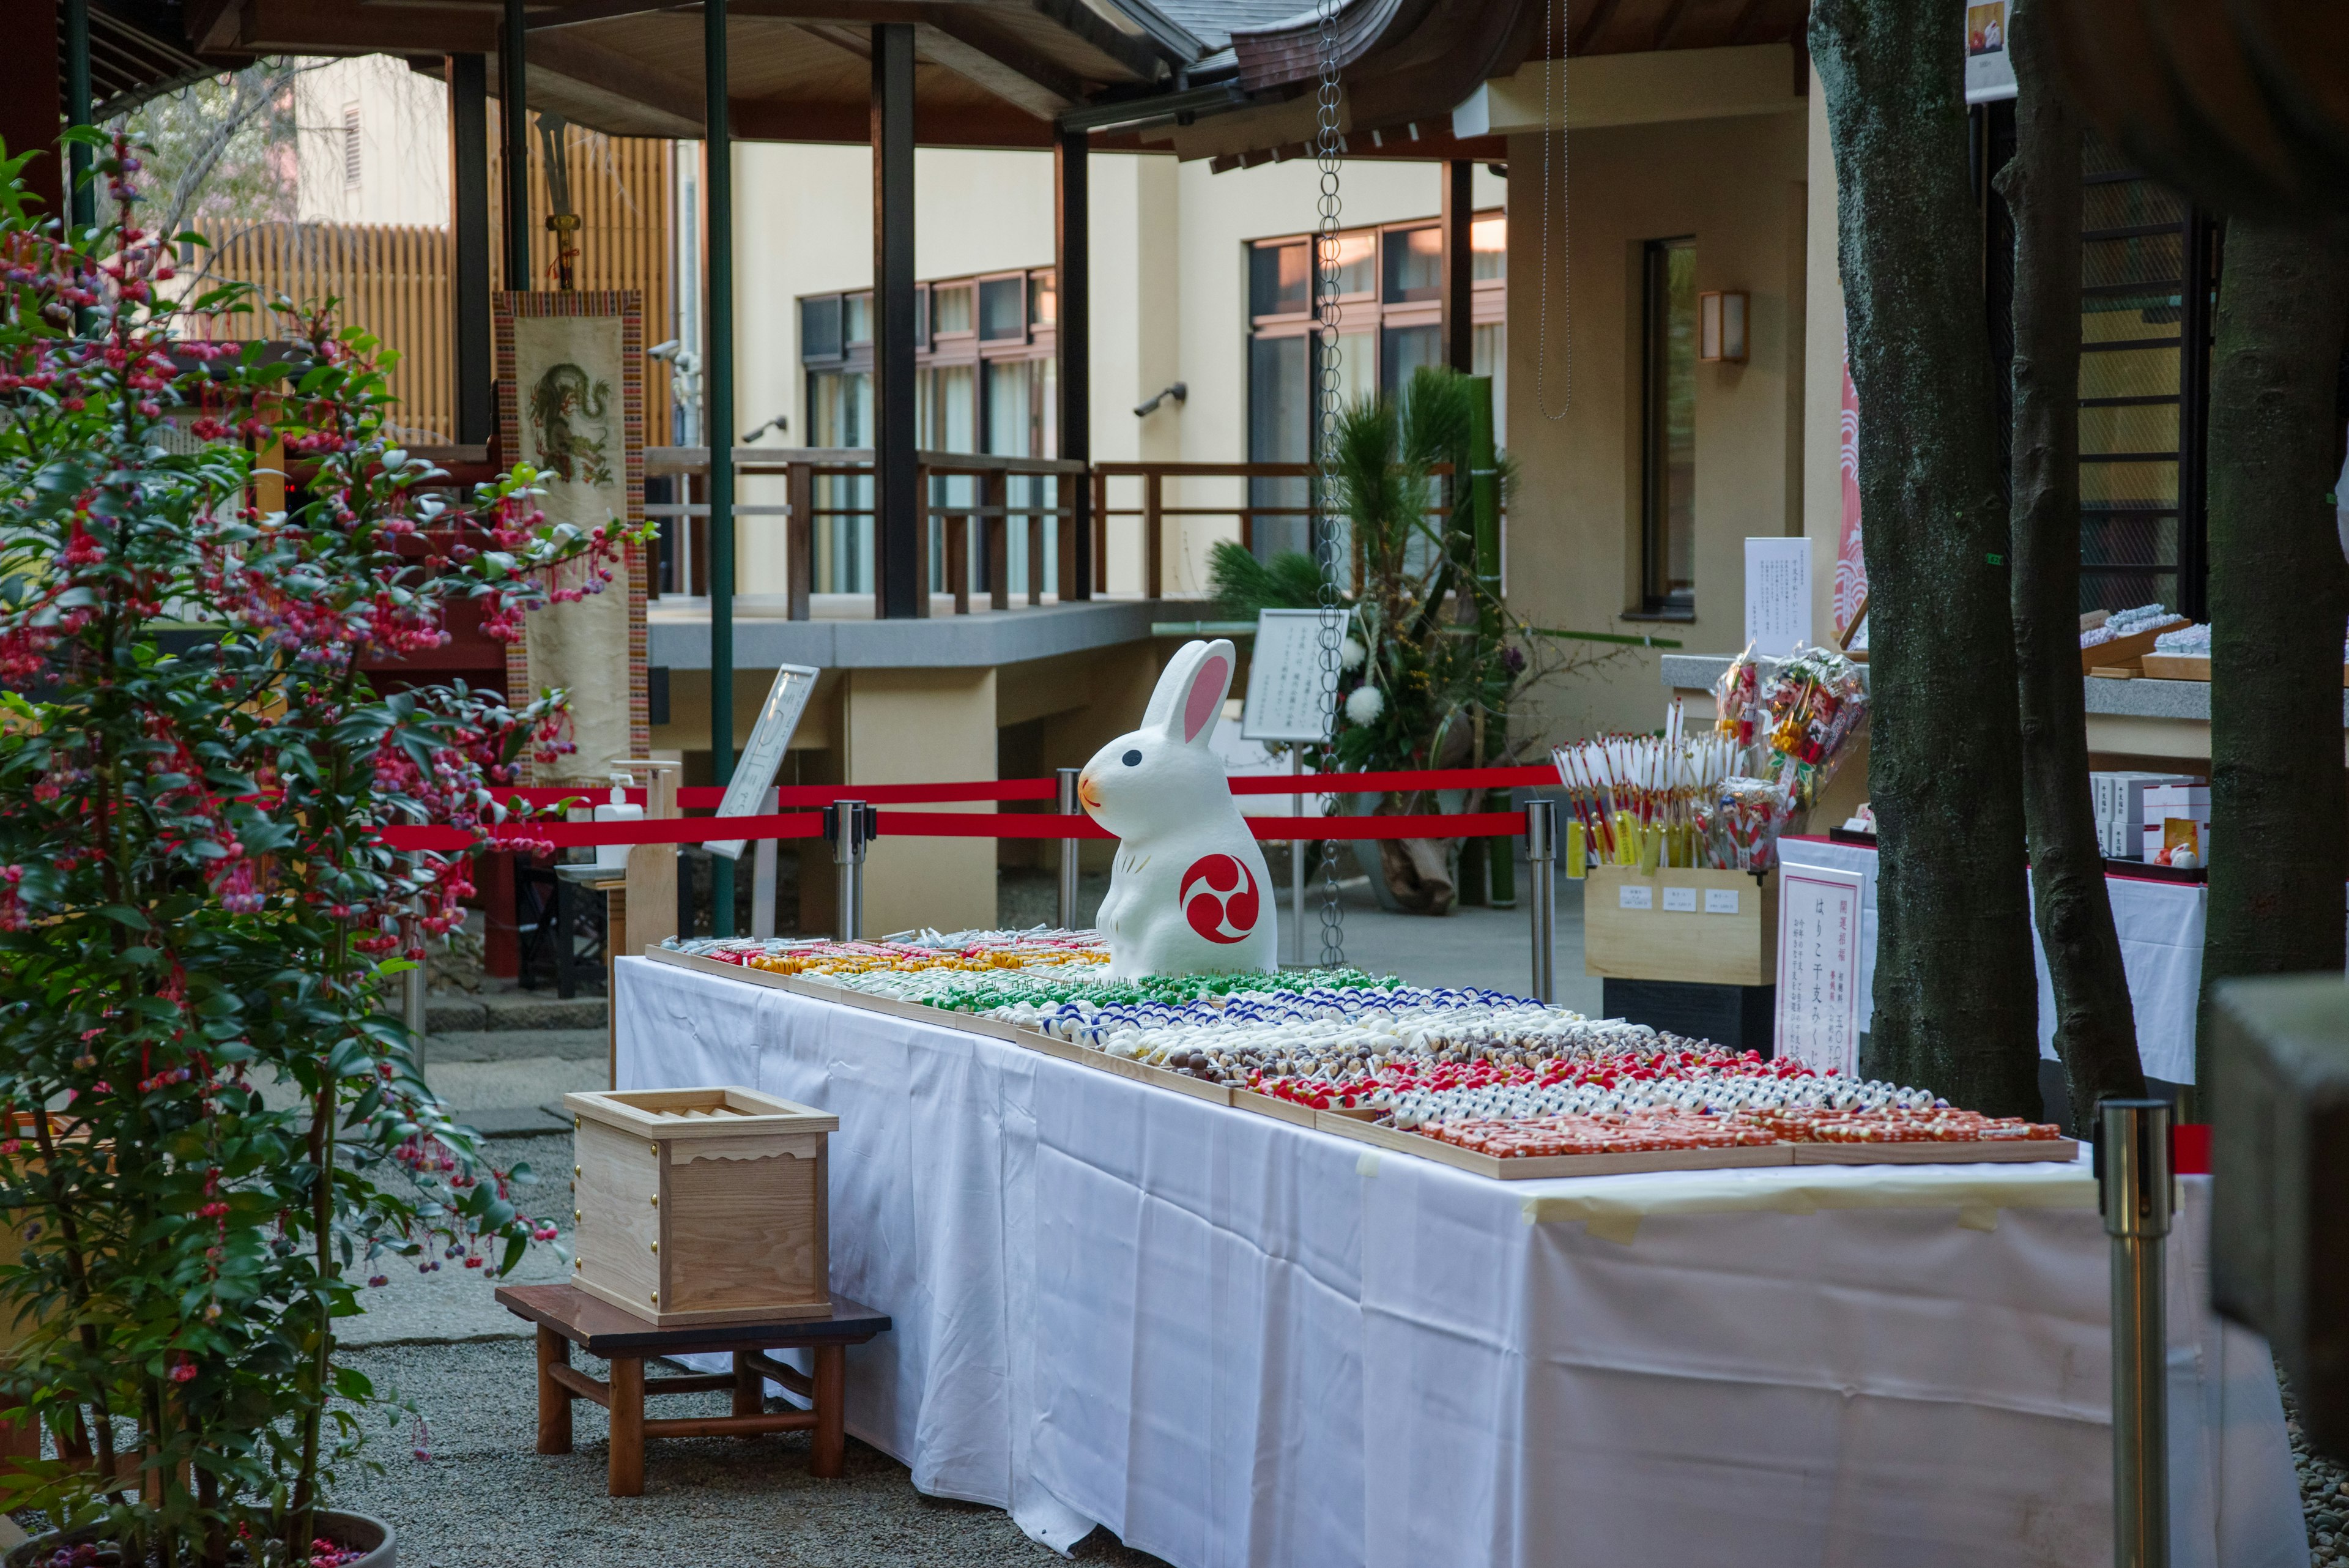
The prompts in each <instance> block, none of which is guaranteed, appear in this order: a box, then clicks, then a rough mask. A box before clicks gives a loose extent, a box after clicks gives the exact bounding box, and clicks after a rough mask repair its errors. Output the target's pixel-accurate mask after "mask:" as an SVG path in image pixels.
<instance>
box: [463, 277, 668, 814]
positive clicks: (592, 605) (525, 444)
mask: <svg viewBox="0 0 2349 1568" xmlns="http://www.w3.org/2000/svg"><path fill="white" fill-rule="evenodd" d="M644 337H645V333H644V306H643V296H641V295H639V294H637V293H636V292H635V291H634V290H608V291H601V292H594V293H577V294H541V293H527V294H523V293H515V294H501V295H499V296H497V353H498V417H499V430H500V435H501V440H502V452H503V454H504V460H505V461H506V462H509V463H512V462H527V463H529V464H531V465H532V466H533V467H534V468H536V469H537V470H539V472H541V474H542V475H543V479H542V481H541V483H542V484H543V488H544V490H545V492H546V493H545V494H544V496H543V497H542V498H541V500H540V503H539V504H540V506H541V508H542V509H543V511H544V512H545V514H546V515H547V517H548V518H549V519H551V520H552V521H554V522H558V523H568V524H573V525H574V526H575V527H578V528H583V529H594V528H597V527H602V526H605V525H606V524H611V523H614V522H616V521H618V522H624V523H626V524H628V525H629V526H632V527H633V526H635V525H636V524H639V523H641V522H642V521H643V518H644V503H645V411H644V407H645V404H644V364H645V354H644ZM563 569H564V571H565V572H567V573H570V574H573V576H570V577H565V578H562V579H558V584H559V586H564V587H579V586H584V583H585V580H586V578H587V576H589V575H590V574H592V573H593V572H594V571H595V567H594V566H591V565H588V564H585V563H584V562H583V563H576V564H574V565H571V566H566V567H564V568H563ZM611 571H612V574H613V576H612V581H611V582H609V583H608V584H606V585H605V587H604V589H603V591H602V592H600V593H592V594H589V595H587V596H586V597H584V598H580V599H576V600H574V601H572V602H570V603H567V604H554V605H549V606H548V607H545V608H543V609H541V610H537V611H534V612H533V613H532V614H531V615H529V616H526V617H525V618H523V635H522V638H521V639H519V640H518V641H515V642H512V643H510V644H508V645H507V648H506V691H507V692H508V694H509V696H510V697H511V698H512V700H514V701H525V700H527V699H529V698H531V697H534V696H535V695H536V694H537V693H539V692H540V691H544V690H546V689H548V688H550V687H560V688H562V689H563V690H564V691H567V692H569V693H570V695H571V739H572V742H573V743H574V745H575V747H576V748H577V749H576V750H575V751H574V752H572V753H570V754H568V755H566V756H564V757H562V758H560V759H558V760H557V761H556V762H554V763H548V764H544V765H541V766H538V767H537V768H535V769H534V771H533V777H532V779H531V782H532V783H533V784H600V783H602V782H604V780H605V777H606V775H607V774H608V773H609V768H610V763H612V762H614V761H615V760H617V759H620V758H624V757H641V756H643V755H644V754H645V753H646V751H647V748H648V747H649V746H650V745H651V744H652V733H651V732H652V722H651V711H650V709H649V707H648V706H647V696H646V686H645V652H646V649H645V578H646V572H645V556H644V548H643V546H641V545H629V546H628V547H627V549H626V552H625V554H624V556H623V557H622V559H621V560H620V561H619V562H617V563H615V564H614V565H613V566H611Z"/></svg>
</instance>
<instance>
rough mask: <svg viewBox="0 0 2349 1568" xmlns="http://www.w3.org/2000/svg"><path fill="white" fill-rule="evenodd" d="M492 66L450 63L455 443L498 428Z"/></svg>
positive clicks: (456, 58)
mask: <svg viewBox="0 0 2349 1568" xmlns="http://www.w3.org/2000/svg"><path fill="white" fill-rule="evenodd" d="M489 77H490V67H489V62H488V61H487V60H486V59H484V58H482V57H481V56H480V55H450V57H449V236H450V258H449V259H450V266H451V269H452V271H453V273H454V278H453V280H452V281H453V282H454V284H455V287H454V289H453V291H452V292H453V293H454V296H455V304H456V322H455V327H456V334H457V343H456V349H457V354H456V365H457V430H456V437H457V441H458V444H460V445H461V446H481V445H486V444H487V443H488V441H489V440H490V437H491V433H492V431H494V430H495V429H496V428H497V400H496V397H495V391H496V389H495V386H494V385H493V379H494V377H495V376H496V370H495V369H494V367H493V364H492V352H491V349H492V345H491V341H490V106H489V91H490V80H489Z"/></svg>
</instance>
